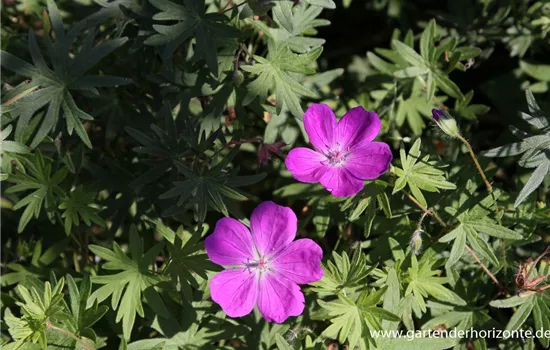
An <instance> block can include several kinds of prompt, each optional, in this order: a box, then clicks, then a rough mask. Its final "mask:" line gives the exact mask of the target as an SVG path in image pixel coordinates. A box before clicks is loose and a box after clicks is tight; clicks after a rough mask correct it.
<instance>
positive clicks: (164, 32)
mask: <svg viewBox="0 0 550 350" xmlns="http://www.w3.org/2000/svg"><path fill="white" fill-rule="evenodd" d="M150 2H151V4H152V5H153V6H155V7H156V8H157V9H159V10H160V11H161V12H159V13H157V14H155V15H154V16H153V19H154V20H157V21H177V23H176V24H153V28H154V29H155V31H156V32H157V34H153V35H152V36H150V37H149V38H147V39H146V40H145V42H144V43H145V44H146V45H166V46H165V49H164V53H163V56H164V57H165V58H168V57H170V56H171V55H172V53H173V52H174V50H175V49H176V48H177V47H178V46H179V45H180V44H182V43H183V42H184V41H185V40H188V39H191V38H193V37H194V38H195V39H196V49H195V51H194V52H195V56H196V57H197V58H199V59H200V58H202V59H204V60H205V61H206V65H207V66H208V69H209V70H210V71H211V72H212V73H213V74H214V75H215V76H218V73H219V67H218V53H217V51H218V45H217V41H216V39H218V38H236V37H238V36H239V35H240V31H239V30H238V29H237V28H234V27H232V26H230V25H228V24H227V23H228V22H229V18H228V17H226V16H225V15H223V14H221V13H216V12H214V13H207V12H206V10H207V7H206V6H205V2H204V0H199V1H194V0H185V1H183V6H182V5H178V4H176V3H173V2H171V1H169V0H150Z"/></svg>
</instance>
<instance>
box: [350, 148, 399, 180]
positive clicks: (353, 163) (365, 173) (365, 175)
mask: <svg viewBox="0 0 550 350" xmlns="http://www.w3.org/2000/svg"><path fill="white" fill-rule="evenodd" d="M392 157H393V156H392V153H391V150H390V147H389V146H388V145H387V144H385V143H383V142H369V143H364V144H363V145H361V147H360V148H354V149H353V150H352V152H351V153H350V154H349V155H348V157H347V159H346V164H345V167H346V169H347V170H349V172H350V173H351V174H353V176H355V177H357V178H359V179H363V180H373V179H376V178H377V177H379V176H380V175H382V174H383V173H385V172H386V171H387V170H388V167H389V166H390V163H391V161H392Z"/></svg>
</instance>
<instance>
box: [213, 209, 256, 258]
mask: <svg viewBox="0 0 550 350" xmlns="http://www.w3.org/2000/svg"><path fill="white" fill-rule="evenodd" d="M204 248H205V249H206V254H207V255H208V257H209V258H210V260H212V261H213V262H215V263H216V264H218V265H224V266H229V265H240V264H244V263H246V262H247V261H248V259H250V258H252V257H254V245H253V241H252V236H251V235H250V232H249V231H248V229H247V228H246V226H244V225H243V224H242V223H240V222H239V221H237V220H235V219H231V218H223V219H220V220H218V222H217V223H216V227H215V228H214V232H213V233H212V234H211V235H210V236H208V237H206V239H205V241H204Z"/></svg>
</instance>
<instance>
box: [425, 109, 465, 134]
mask: <svg viewBox="0 0 550 350" xmlns="http://www.w3.org/2000/svg"><path fill="white" fill-rule="evenodd" d="M432 116H433V119H434V122H435V123H436V124H437V126H438V127H439V128H440V129H441V130H442V131H443V132H444V133H445V134H447V135H449V136H450V137H453V138H454V137H457V136H458V135H460V133H459V132H458V126H457V124H456V120H455V119H454V118H453V117H451V116H450V115H449V113H446V112H444V111H442V110H440V109H437V108H434V109H432Z"/></svg>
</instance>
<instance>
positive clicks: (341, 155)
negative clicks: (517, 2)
mask: <svg viewBox="0 0 550 350" xmlns="http://www.w3.org/2000/svg"><path fill="white" fill-rule="evenodd" d="M349 154H350V151H349V149H347V150H342V149H341V147H340V145H338V144H337V145H336V146H334V147H333V148H331V149H329V150H328V151H327V153H326V155H325V156H326V157H327V161H328V164H329V165H331V166H342V165H344V164H345V163H346V159H347V157H348V156H349Z"/></svg>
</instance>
